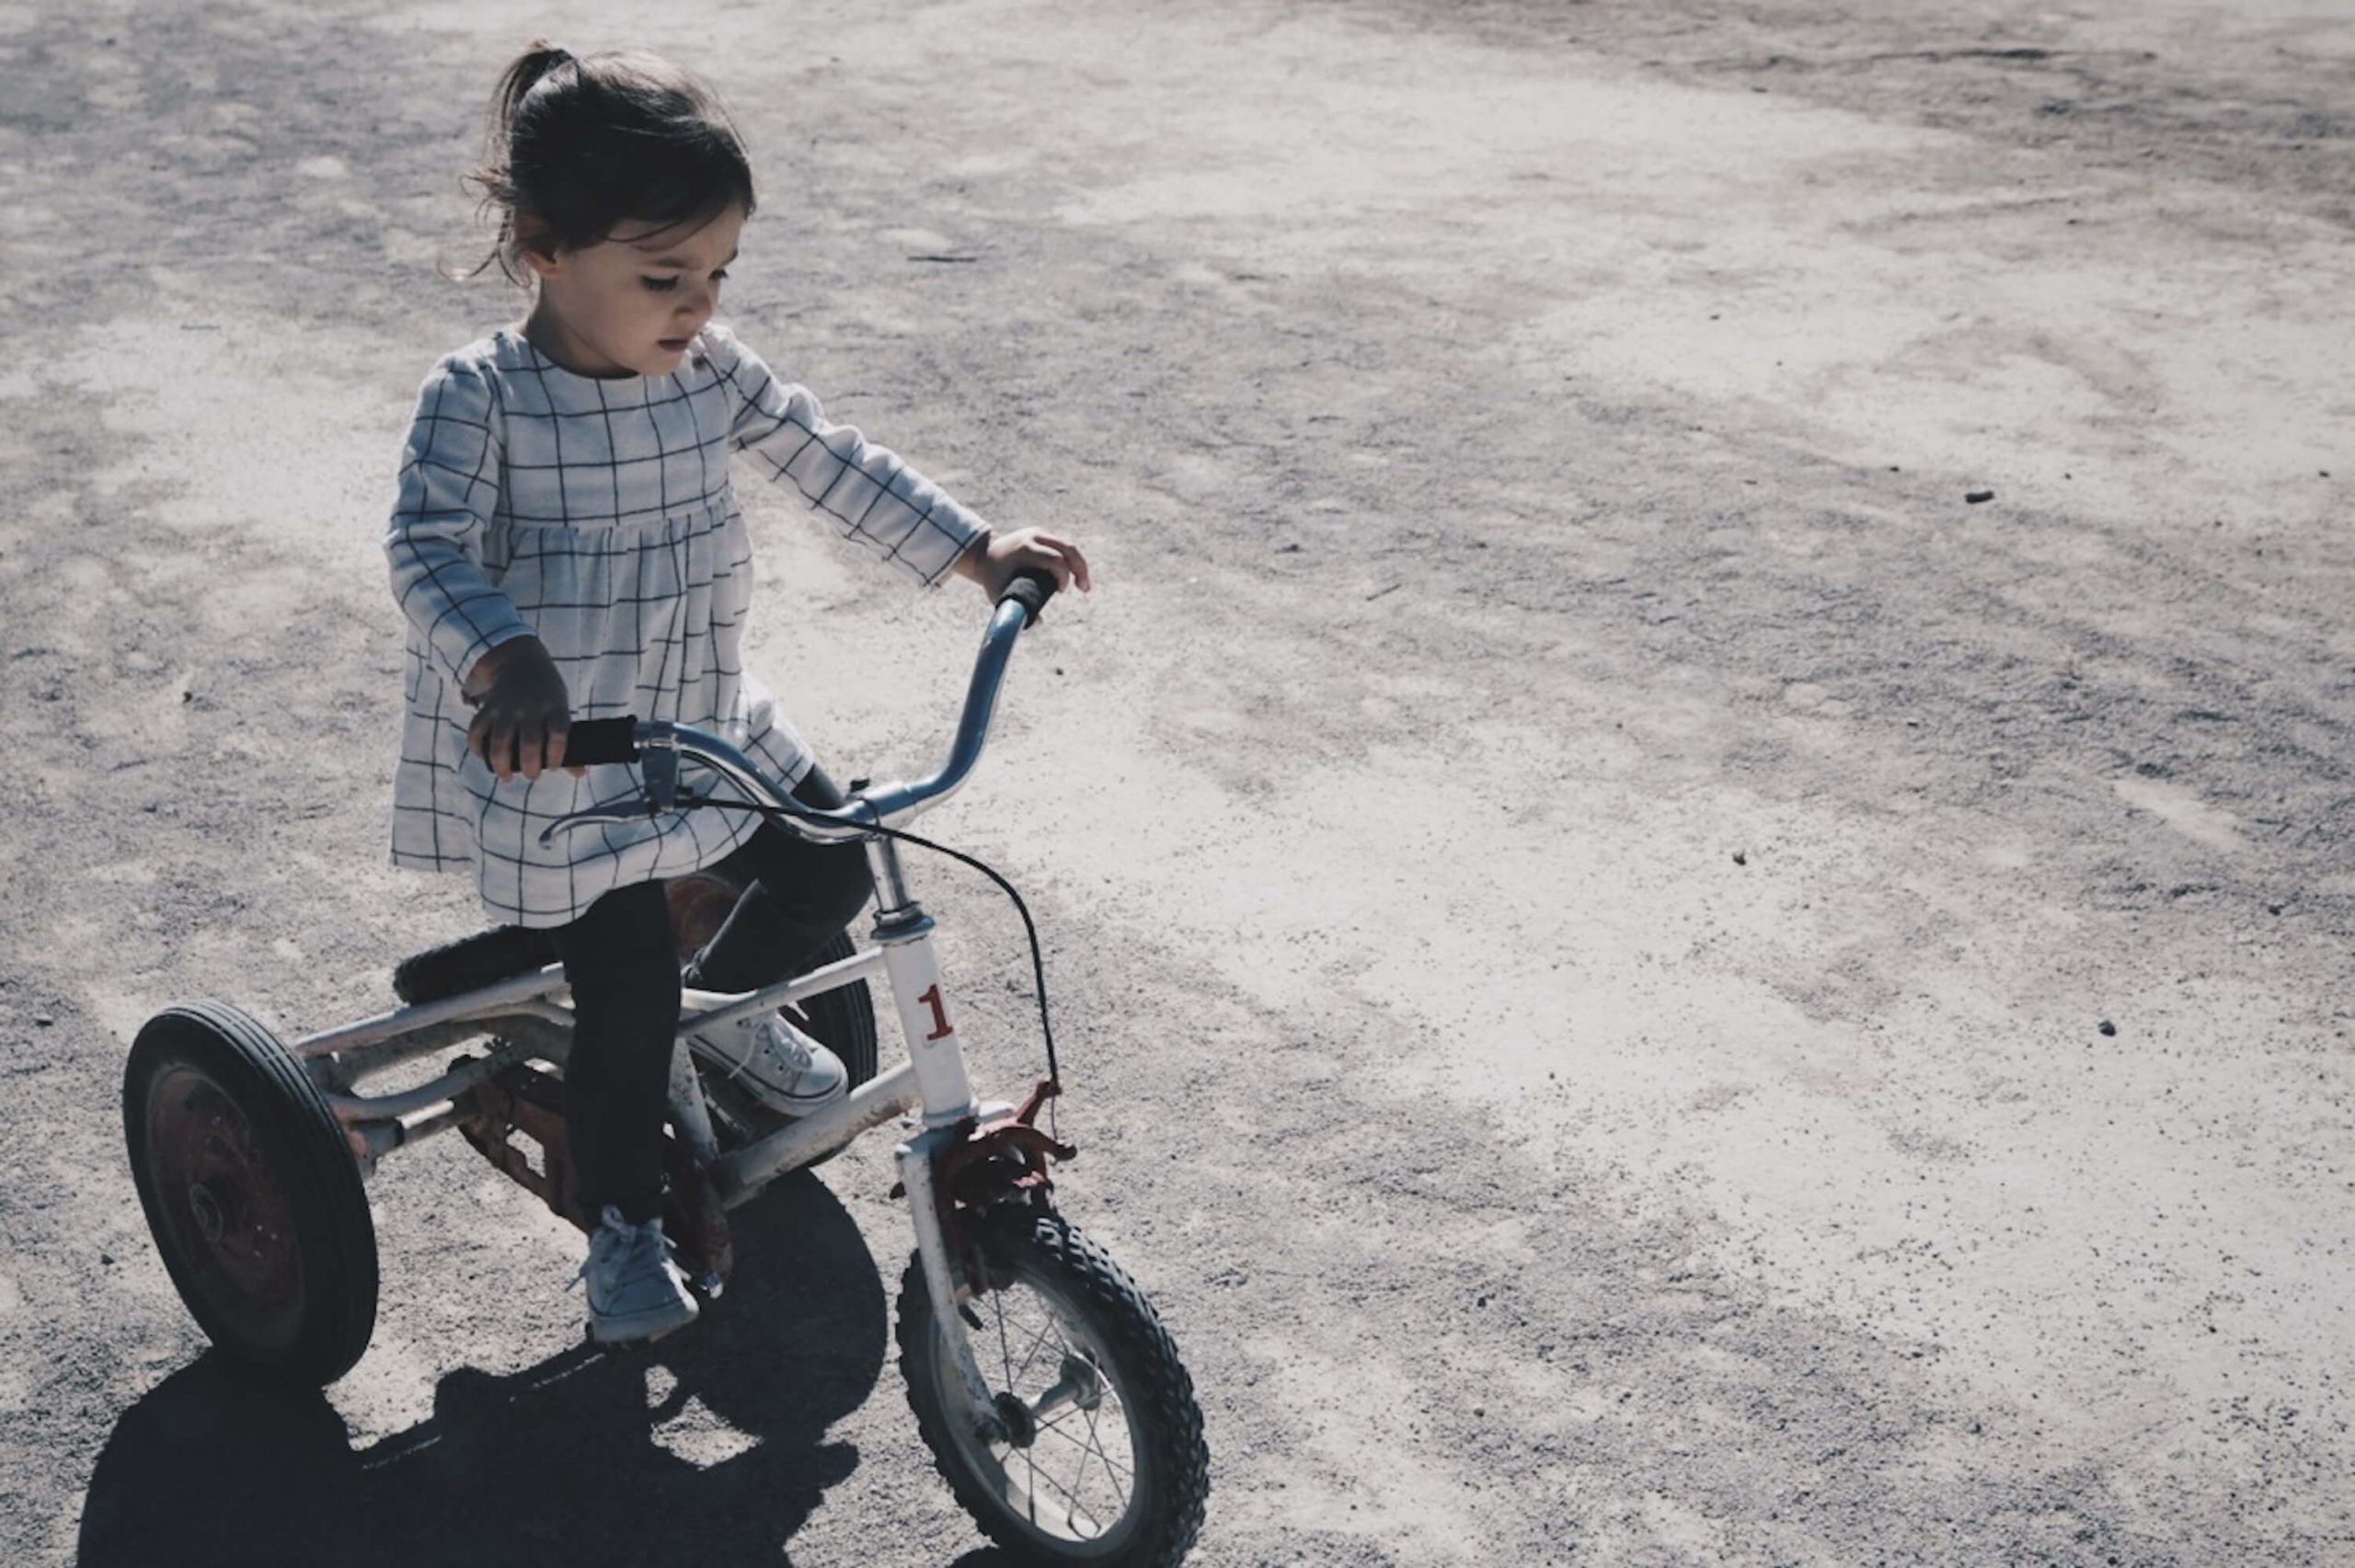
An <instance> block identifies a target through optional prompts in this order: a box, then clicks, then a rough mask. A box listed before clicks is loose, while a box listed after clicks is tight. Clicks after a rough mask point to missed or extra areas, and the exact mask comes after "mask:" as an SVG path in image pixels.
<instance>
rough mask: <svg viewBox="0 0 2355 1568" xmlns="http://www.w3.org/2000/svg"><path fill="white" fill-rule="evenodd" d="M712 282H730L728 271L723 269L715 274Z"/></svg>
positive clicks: (712, 276)
mask: <svg viewBox="0 0 2355 1568" xmlns="http://www.w3.org/2000/svg"><path fill="white" fill-rule="evenodd" d="M711 280H712V281H713V282H715V283H724V282H726V281H727V280H728V269H727V268H725V267H723V268H721V269H719V270H718V271H717V272H715V273H713V274H712V275H711Z"/></svg>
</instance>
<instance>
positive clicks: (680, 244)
mask: <svg viewBox="0 0 2355 1568" xmlns="http://www.w3.org/2000/svg"><path fill="white" fill-rule="evenodd" d="M743 230H744V210H743V209H742V208H741V207H739V206H737V205H736V204H735V203H734V202H729V204H728V205H727V206H725V207H723V208H721V209H720V210H719V211H718V212H715V213H713V214H712V215H711V216H710V217H708V218H703V219H695V218H690V219H688V220H686V221H685V222H684V223H643V222H640V221H638V220H637V219H634V218H633V219H630V220H627V221H626V222H624V223H619V224H617V225H615V228H614V231H613V233H611V234H610V235H606V236H605V240H606V243H607V244H609V245H615V246H623V247H625V248H626V249H628V250H630V251H633V252H635V253H637V255H638V258H639V259H641V260H661V259H664V258H679V259H686V260H701V259H707V258H711V257H714V256H718V257H723V258H724V257H727V256H729V255H732V254H733V253H734V252H735V249H736V241H737V236H738V235H741V234H742V233H743Z"/></svg>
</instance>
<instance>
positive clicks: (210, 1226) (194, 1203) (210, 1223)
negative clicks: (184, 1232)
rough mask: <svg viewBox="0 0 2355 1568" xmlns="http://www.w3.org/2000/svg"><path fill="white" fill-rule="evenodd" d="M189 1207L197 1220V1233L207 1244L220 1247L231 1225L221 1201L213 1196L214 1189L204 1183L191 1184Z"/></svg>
mask: <svg viewBox="0 0 2355 1568" xmlns="http://www.w3.org/2000/svg"><path fill="white" fill-rule="evenodd" d="M188 1207H189V1212H190V1214H191V1215H193V1216H194V1217H195V1219H196V1229H197V1233H198V1234H200V1235H201V1236H202V1237H203V1238H204V1241H205V1244H206V1245H207V1246H213V1247H217V1246H219V1245H220V1244H221V1238H222V1237H223V1236H224V1235H225V1234H226V1233H227V1231H228V1229H229V1225H228V1220H227V1219H226V1217H225V1216H224V1215H223V1214H222V1212H221V1200H220V1199H219V1198H218V1197H215V1196H213V1189H212V1188H211V1187H209V1186H207V1185H205V1184H204V1183H202V1182H191V1183H190V1184H189V1189H188Z"/></svg>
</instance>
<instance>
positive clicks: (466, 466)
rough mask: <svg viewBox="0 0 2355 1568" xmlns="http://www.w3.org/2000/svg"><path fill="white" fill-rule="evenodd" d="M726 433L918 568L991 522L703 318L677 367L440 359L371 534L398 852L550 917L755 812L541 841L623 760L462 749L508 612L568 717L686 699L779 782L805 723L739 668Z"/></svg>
mask: <svg viewBox="0 0 2355 1568" xmlns="http://www.w3.org/2000/svg"><path fill="white" fill-rule="evenodd" d="M732 451H741V452H748V453H750V454H751V455H752V457H753V458H754V459H756V460H757V461H758V462H759V464H761V466H762V467H763V468H764V469H765V470H767V472H768V473H769V475H771V476H772V477H773V478H775V479H776V480H778V481H779V482H785V483H790V484H792V485H793V486H795V487H796V488H798V490H799V491H800V492H801V494H802V495H803V496H804V497H806V498H808V499H809V500H810V504H811V505H812V506H813V507H814V508H816V509H818V510H820V511H821V512H823V513H824V514H826V515H827V516H828V517H830V518H831V519H832V520H833V522H834V524H835V525H836V526H837V527H839V528H840V529H842V530H843V531H844V532H846V533H847V534H848V535H849V536H850V537H852V538H854V539H856V540H859V541H860V542H862V543H864V544H868V545H870V546H872V547H873V548H874V549H876V550H877V551H879V552H880V553H881V554H882V555H884V556H885V557H886V558H887V559H890V560H894V561H898V562H900V563H901V564H902V566H905V567H908V568H909V569H910V570H912V571H913V572H914V573H915V574H916V575H917V576H918V577H919V578H923V579H924V580H925V582H936V581H937V580H939V578H941V576H942V575H943V574H944V573H946V572H947V571H948V568H949V567H951V566H953V565H955V563H956V561H957V558H958V556H959V555H961V554H962V553H963V552H964V550H965V549H966V547H967V546H968V545H970V544H971V543H972V542H973V541H974V540H975V539H976V538H978V537H980V536H981V535H982V534H983V533H984V532H987V530H986V527H985V525H984V524H983V523H982V520H981V519H980V518H978V517H976V516H975V515H974V514H973V513H971V511H968V510H967V509H964V508H963V507H961V506H959V505H958V503H957V502H956V501H954V500H952V499H951V498H948V496H947V495H945V494H943V493H942V492H941V491H940V490H938V489H936V487H934V486H932V485H931V484H930V483H928V482H927V481H926V480H925V479H924V477H923V476H922V475H918V474H916V473H915V472H914V471H913V470H912V469H910V468H909V467H908V466H907V465H906V464H903V463H902V462H901V461H900V460H899V459H898V458H897V457H895V456H893V455H892V454H891V453H890V452H887V451H885V450H884V449H883V448H881V447H879V446H875V445H873V444H871V443H869V442H867V441H865V440H864V439H862V438H861V437H860V435H859V433H858V431H857V430H856V429H852V428H851V427H849V426H847V425H834V424H830V423H828V422H827V420H826V418H825V416H824V415H823V413H822V412H821V411H820V409H819V406H818V404H817V401H816V400H815V399H814V398H812V397H811V396H810V394H809V392H808V391H807V390H806V389H804V388H802V387H799V386H794V385H790V384H788V383H784V382H781V381H779V380H777V379H776V377H775V376H774V375H772V374H771V373H770V372H769V369H768V367H767V366H766V365H764V364H763V363H762V362H761V361H760V359H759V358H758V357H757V356H756V355H754V354H753V353H752V351H751V350H749V349H745V348H744V347H742V346H741V344H739V343H738V342H737V341H736V339H735V338H734V336H733V335H732V334H730V333H729V332H728V331H727V330H726V329H725V328H723V327H720V326H707V327H706V328H705V329H704V331H703V333H702V335H701V337H700V338H698V339H697V341H696V342H695V345H694V347H693V348H692V349H690V350H689V352H688V355H687V357H686V359H685V361H684V362H683V363H682V365H681V367H680V369H679V370H678V371H676V372H673V373H672V374H670V375H661V376H633V377H628V378H625V379H615V380H606V379H601V378H597V377H592V376H584V375H578V374H575V373H574V372H570V371H568V370H565V369H564V368H562V367H561V366H559V365H557V363H556V362H555V361H552V360H550V359H549V358H547V356H546V355H545V354H543V353H541V352H540V351H539V350H538V349H535V348H534V347H533V346H532V345H531V343H530V342H529V341H527V340H526V339H525V338H523V337H522V336H521V335H520V334H518V333H515V332H511V331H500V332H497V333H494V334H492V335H491V336H490V337H488V338H484V339H482V340H481V341H479V342H477V343H474V344H470V345H469V346H467V347H466V348H465V349H460V350H459V351H458V352H456V353H454V354H452V355H450V356H448V357H447V358H445V359H443V360H442V362H441V363H440V364H438V365H436V366H435V367H434V370H433V373H432V374H431V376H429V377H428V378H427V379H426V382H425V385H424V389H423V391H422V392H421V393H420V394H419V399H418V407H417V420H416V423H415V424H414V425H413V426H412V427H411V428H410V430H409V437H408V448H407V451H406V452H405V454H404V458H403V461H402V464H401V473H400V487H399V495H398V498H397V499H396V501H395V503H394V507H393V515H392V524H391V527H390V529H389V531H388V532H387V533H386V535H385V554H386V555H387V556H388V557H389V558H390V561H391V566H392V583H393V593H394V596H395V597H396V599H397V600H398V601H399V602H400V606H401V610H402V612H403V613H404V614H405V616H406V617H407V619H408V628H409V630H408V714H407V716H406V719H405V721H404V723H403V727H402V737H401V752H400V761H399V763H398V766H397V768H396V773H395V774H394V781H393V835H392V853H393V863H394V864H396V865H401V866H407V867H409V868H411V869H415V870H422V871H452V870H462V869H465V868H467V867H471V868H472V869H473V870H474V872H475V876H476V879H477V887H479V888H480V890H481V893H482V901H483V904H484V907H485V908H486V909H487V910H488V911H489V912H490V914H491V915H492V917H493V918H495V919H497V920H499V921H503V922H506V923H509V924H513V925H528V926H553V925H561V924H564V923H566V922H568V921H573V920H577V919H579V918H580V916H581V915H582V914H583V913H585V912H587V910H588V909H589V906H590V905H591V904H592V903H594V902H595V901H596V900H597V898H599V897H600V896H602V895H603V894H604V893H607V892H610V891H611V890H612V889H614V888H615V887H627V886H630V885H632V884H634V883H638V882H645V881H649V880H651V879H653V878H656V877H662V876H680V875H683V874H684V873H686V872H689V871H693V870H695V869H697V868H699V867H702V866H707V865H709V864H712V863H713V862H715V861H718V859H720V858H721V857H722V856H724V855H725V854H726V853H728V852H729V850H731V849H733V848H734V847H735V846H736V845H737V844H738V843H739V842H741V841H742V840H743V838H744V837H745V836H746V835H747V834H748V833H750V832H751V830H752V825H753V820H754V819H753V818H751V817H750V816H749V815H747V814H744V813H740V812H721V811H701V812H681V813H673V814H672V815H669V816H665V817H662V818H655V819H650V820H649V819H647V818H643V817H641V818H638V819H637V820H634V821H630V822H626V823H614V824H594V825H591V826H587V827H579V828H574V829H571V830H568V831H567V832H564V833H560V834H558V835H557V837H556V839H555V840H554V841H552V842H550V843H548V844H546V845H543V844H541V843H540V842H539V835H540V830H541V829H542V828H543V827H545V826H546V824H547V822H548V821H549V820H550V819H551V818H557V817H560V816H562V815H564V814H565V813H567V812H569V811H575V810H579V809H581V808H583V807H589V806H591V805H592V804H598V803H604V802H611V801H615V800H617V799H618V800H628V801H634V800H636V799H637V786H636V783H635V778H634V773H633V771H632V770H631V769H629V768H627V767H624V766H618V765H616V766H606V767H593V768H591V769H590V770H589V771H588V773H587V776H585V777H582V778H575V777H573V776H572V775H571V774H570V773H566V772H564V771H563V770H561V769H556V770H551V771H549V772H546V773H542V774H541V775H540V776H539V778H538V779H536V780H525V779H524V778H523V777H522V776H521V775H518V776H517V777H515V778H514V779H512V780H511V781H509V782H507V783H505V784H501V783H500V781H499V779H498V776H497V775H496V774H494V773H492V772H491V771H490V770H489V769H488V768H487V767H485V766H484V765H483V763H482V762H481V761H480V760H479V759H477V758H476V757H475V756H474V755H473V754H472V753H471V752H470V751H469V750H467V748H466V726H467V724H468V722H469V721H470V720H471V719H472V717H473V710H472V709H471V708H469V707H468V706H467V705H466V704H465V702H463V701H462V700H461V698H460V696H459V691H460V686H461V683H462V682H463V681H465V677H466V674H467V672H468V671H469V670H472V669H473V668H474V666H475V663H476V661H477V660H478V659H479V658H482V656H483V655H484V654H486V653H488V652H489V651H490V650H491V649H492V648H494V647H498V646H499V645H500V644H501V643H503V642H508V641H511V640H512V639H513V638H516V637H521V636H526V635H536V636H537V637H538V638H539V639H540V640H541V641H542V642H543V643H545V644H546V646H547V649H548V652H549V653H550V654H551V655H553V656H554V658H555V659H556V665H557V670H560V671H562V673H563V675H564V681H565V687H566V690H567V691H568V692H569V694H570V697H571V701H572V715H573V717H574V718H576V719H587V718H612V717H617V716H619V715H624V714H635V715H638V717H640V718H655V719H669V720H672V721H674V722H677V723H683V724H692V725H695V726H698V727H704V728H707V729H713V730H717V731H718V732H720V733H722V734H727V735H729V736H731V737H733V738H735V739H736V740H737V743H738V744H740V745H741V746H742V747H743V748H744V749H745V750H747V751H748V752H750V753H751V754H752V755H753V756H754V757H756V758H758V759H759V760H761V761H764V763H765V764H766V765H767V767H768V768H770V769H771V770H772V771H773V772H774V773H775V774H776V775H777V776H779V777H781V778H783V779H785V780H787V782H792V781H796V780H798V779H799V778H800V777H801V775H802V774H803V773H806V772H808V770H809V767H810V753H809V749H808V748H807V746H806V745H805V744H804V743H803V741H802V739H801V737H800V736H799V735H798V734H797V733H795V731H794V729H793V727H792V726H791V725H790V724H788V723H787V721H786V720H785V718H784V717H783V715H779V714H778V713H777V712H776V709H775V699H774V698H773V697H772V696H771V695H770V693H769V692H768V691H767V689H766V688H765V687H764V686H763V685H761V683H760V682H759V681H757V680H756V679H755V678H753V677H752V676H751V675H749V674H747V673H746V671H745V670H744V665H743V658H742V645H743V635H744V624H745V616H746V612H747V610H748V607H749V604H750V601H751V598H752V539H751V536H750V534H749V533H748V532H747V531H746V529H745V526H744V519H743V515H742V513H741V512H740V511H739V510H738V509H737V506H736V502H735V500H734V498H733V497H732V496H731V494H730V493H729V483H728V458H729V452H732Z"/></svg>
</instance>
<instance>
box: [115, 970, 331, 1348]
mask: <svg viewBox="0 0 2355 1568" xmlns="http://www.w3.org/2000/svg"><path fill="white" fill-rule="evenodd" d="M122 1120H123V1137H124V1141H125V1144H126V1146H127V1148H128V1150H129V1152H130V1157H131V1173H132V1182H133V1183H134V1184H135V1185H137V1187H138V1189H139V1202H140V1207H142V1208H143V1209H144V1210H145V1212H146V1216H147V1227H148V1230H149V1231H150V1232H151V1233H152V1234H153V1235H154V1237H155V1248H156V1251H157V1252H158V1253H161V1254H162V1256H163V1260H164V1267H165V1269H166V1271H167V1273H169V1274H170V1276H171V1278H172V1283H173V1285H174V1286H175V1287H177V1288H178V1290H179V1294H180V1299H181V1300H182V1301H183V1302H185V1303H186V1304H187V1306H188V1309H189V1311H190V1314H191V1315H192V1316H194V1317H195V1319H196V1321H197V1324H198V1326H199V1327H201V1328H202V1329H203V1330H204V1332H205V1334H206V1335H207V1337H209V1338H210V1339H211V1340H212V1341H213V1344H214V1345H216V1346H217V1347H219V1349H220V1350H221V1351H222V1352H223V1354H224V1355H225V1356H228V1357H229V1359H230V1360H231V1361H232V1362H233V1363H235V1364H236V1365H237V1366H238V1367H239V1368H242V1369H245V1370H247V1371H249V1372H252V1373H255V1374H258V1376H260V1377H262V1378H264V1379H270V1380H273V1381H280V1382H292V1383H301V1384H308V1385H311V1386H318V1385H322V1384H327V1383H331V1382H333V1381H335V1380H336V1379H338V1378H339V1377H341V1376H343V1374H344V1373H346V1372H348V1371H350V1369H351V1367H352V1364H353V1363H355V1362H357V1361H358V1360H359V1359H360V1357H361V1356H362V1354H363V1353H364V1352H365V1351H366V1350H367V1348H368V1339H369V1336H370V1335H371V1334H372V1333H373V1332H374V1331H375V1326H376V1288H377V1273H376V1227H375V1221H374V1220H373V1219H372V1218H371V1217H370V1215H369V1212H368V1198H367V1194H366V1192H365V1191H364V1190H363V1188H362V1183H361V1176H360V1167H359V1164H358V1162H356V1161H355V1160H354V1159H353V1157H352V1153H351V1150H350V1145H349V1144H347V1143H346V1142H345V1140H344V1136H343V1129H342V1128H341V1127H339V1125H338V1124H337V1122H336V1119H335V1116H334V1113H332V1112H331V1111H329V1110H328V1108H327V1101H326V1100H325V1099H324V1098H322V1097H321V1095H320V1093H319V1090H318V1087H317V1085H316V1084H314V1083H313V1082H311V1079H310V1077H309V1075H308V1074H306V1073H305V1072H304V1070H303V1066H302V1063H300V1062H299V1061H297V1060H296V1059H295V1058H294V1056H293V1053H292V1052H290V1051H289V1050H287V1048H286V1047H285V1046H284V1045H282V1044H281V1043H280V1041H279V1039H278V1036H275V1035H273V1034H271V1033H270V1030H269V1029H267V1028H265V1027H264V1026H263V1025H262V1024H259V1023H258V1022H257V1021H256V1020H254V1019H253V1018H251V1017H249V1016H247V1014H246V1013H242V1012H240V1011H238V1010H237V1009H236V1008H234V1007H231V1006H228V1005H226V1004H224V1003H222V1002H217V1001H199V1002H190V1003H189V1004H187V1005H185V1006H180V1007H174V1008H170V1009H168V1010H167V1011H165V1012H163V1013H157V1014H156V1015H155V1017H154V1018H151V1019H149V1020H148V1021H147V1023H146V1024H145V1025H144V1027H142V1028H141V1029H140V1031H139V1036H138V1038H137V1039H136V1040H134V1041H133V1042H132V1047H131V1056H130V1059H129V1060H128V1061H127V1062H126V1063H125V1064H124V1068H123V1085H122Z"/></svg>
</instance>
